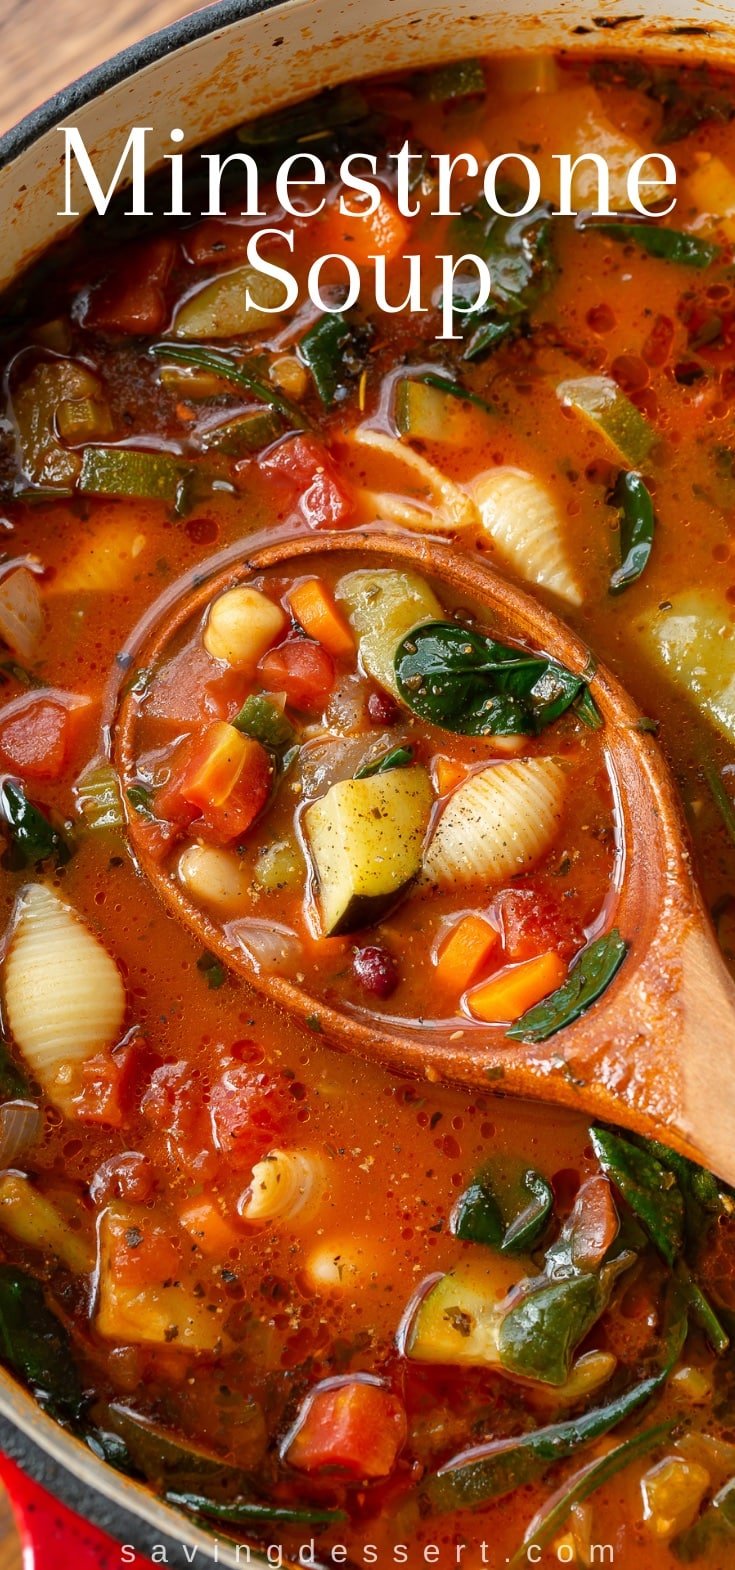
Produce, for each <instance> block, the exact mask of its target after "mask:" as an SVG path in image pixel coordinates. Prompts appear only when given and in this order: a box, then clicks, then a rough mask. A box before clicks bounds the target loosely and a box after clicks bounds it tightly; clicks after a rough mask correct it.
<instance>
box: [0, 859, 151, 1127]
mask: <svg viewBox="0 0 735 1570" xmlns="http://www.w3.org/2000/svg"><path fill="white" fill-rule="evenodd" d="M4 981H5V1008H6V1014H7V1020H8V1024H9V1026H10V1030H11V1032H12V1035H13V1037H14V1039H15V1041H16V1042H17V1044H18V1047H19V1048H20V1051H21V1052H22V1054H23V1057H24V1058H25V1060H26V1062H27V1064H28V1067H29V1068H30V1070H31V1072H32V1073H33V1074H34V1076H35V1078H36V1079H37V1080H38V1081H39V1082H40V1084H41V1085H42V1086H43V1088H44V1090H45V1091H46V1093H47V1095H48V1097H49V1099H50V1100H51V1101H53V1102H54V1103H55V1105H57V1106H59V1107H61V1108H62V1109H63V1110H65V1111H66V1110H68V1109H69V1102H70V1097H71V1094H72V1089H73V1086H72V1077H73V1076H72V1073H71V1070H72V1069H73V1067H74V1065H75V1064H77V1063H81V1062H83V1061H84V1059H85V1058H88V1057H91V1056H92V1055H93V1054H94V1053H96V1052H103V1051H104V1050H105V1049H106V1048H108V1047H111V1046H113V1045H114V1043H115V1042H116V1041H117V1040H118V1038H119V1035H120V1030H121V1027H122V1023H123V1018H124V1015H125V989H124V987H123V982H122V977H121V975H120V972H119V970H118V968H117V965H116V964H115V962H114V960H112V959H111V958H110V955H109V954H108V952H107V950H106V948H104V947H103V945H102V944H101V943H100V941H99V939H98V938H96V937H95V936H94V935H93V933H91V932H90V930H89V928H88V927H87V926H86V925H85V923H84V922H83V921H82V920H81V918H80V917H79V916H78V915H77V914H76V912H75V911H74V910H72V908H71V906H69V905H65V904H64V902H63V900H60V899H59V897H58V895H56V894H54V893H53V892H52V891H51V889H49V888H46V886H45V885H44V884H42V883H29V884H28V885H27V886H26V888H24V889H23V890H22V891H21V893H20V894H19V896H18V902H17V905H16V908H15V918H14V924H13V929H12V934H11V939H10V946H9V949H8V955H7V959H6V961H5V978H4Z"/></svg>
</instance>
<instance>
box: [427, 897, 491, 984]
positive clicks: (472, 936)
mask: <svg viewBox="0 0 735 1570" xmlns="http://www.w3.org/2000/svg"><path fill="white" fill-rule="evenodd" d="M499 944H500V934H499V932H496V930H495V928H494V927H491V926H490V923H489V921H485V920H484V918H483V917H482V916H463V917H462V920H461V921H459V922H457V925H456V926H455V927H453V928H452V930H451V932H450V934H449V937H448V938H447V941H446V943H445V944H444V946H443V948H442V951H441V953H440V955H439V960H438V963H437V967H436V975H437V980H438V981H439V982H440V983H441V985H442V986H446V987H448V988H450V989H451V991H452V992H453V993H454V994H455V996H457V997H461V995H462V993H463V992H464V991H465V988H466V987H469V986H470V983H471V982H473V981H474V980H475V977H476V976H477V975H479V973H480V971H481V970H482V969H483V968H484V967H485V965H486V964H487V962H488V960H489V959H490V957H491V955H492V954H493V952H494V950H495V949H496V948H498V946H499Z"/></svg>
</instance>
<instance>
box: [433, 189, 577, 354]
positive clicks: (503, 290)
mask: <svg viewBox="0 0 735 1570" xmlns="http://www.w3.org/2000/svg"><path fill="white" fill-rule="evenodd" d="M499 197H500V203H501V205H502V206H503V207H505V209H506V212H510V216H509V217H502V216H500V215H499V214H497V213H493V212H489V211H488V209H487V208H484V209H480V208H477V207H474V208H468V209H467V210H466V211H465V212H464V213H462V214H460V216H459V218H457V219H455V221H454V223H453V225H452V243H453V245H454V247H455V251H456V254H457V256H459V255H460V254H462V253H463V252H469V253H470V254H472V255H477V256H480V257H482V259H483V261H485V262H487V264H488V266H489V268H490V272H491V275H492V280H493V284H492V294H491V299H490V300H489V302H488V304H487V305H486V306H484V307H483V309H482V310H481V311H479V312H477V311H474V310H473V306H474V304H475V301H476V300H477V298H478V294H479V281H478V280H477V279H476V278H474V277H472V278H470V277H469V276H467V277H466V278H463V277H462V275H461V274H460V275H458V276H457V279H456V281H455V292H454V300H453V303H454V307H455V311H456V312H457V316H458V319H459V321H460V324H461V326H462V327H463V329H464V331H465V332H466V333H468V335H469V336H468V342H467V346H466V348H465V351H464V358H465V359H467V360H475V359H479V358H480V356H481V355H482V354H485V353H487V352H489V351H490V350H492V349H495V348H497V347H498V344H499V343H501V342H502V341H503V339H504V338H505V337H508V336H509V335H510V333H511V332H512V331H514V330H516V331H517V330H518V329H520V328H521V327H523V325H524V323H525V318H526V317H527V314H528V312H529V311H530V310H531V309H532V307H533V306H534V305H535V304H536V301H537V300H538V299H539V297H540V295H541V294H542V293H543V291H544V290H545V289H547V288H548V287H549V285H550V283H551V277H552V271H553V263H552V256H551V248H550V242H551V212H552V209H551V206H550V205H549V204H548V203H546V202H542V203H539V204H538V206H537V207H534V208H532V210H531V211H530V212H528V213H521V212H518V211H513V207H514V205H516V206H517V207H521V206H522V205H523V201H522V197H520V195H519V193H518V192H516V191H515V190H514V189H513V188H512V187H507V186H506V187H504V188H503V189H502V190H501V191H500V192H499Z"/></svg>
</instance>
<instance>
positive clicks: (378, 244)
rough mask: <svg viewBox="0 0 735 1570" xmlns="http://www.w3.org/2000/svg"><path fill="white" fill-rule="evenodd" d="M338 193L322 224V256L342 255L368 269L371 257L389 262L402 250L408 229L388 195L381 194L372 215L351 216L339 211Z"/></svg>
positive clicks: (407, 235)
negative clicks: (324, 254)
mask: <svg viewBox="0 0 735 1570" xmlns="http://www.w3.org/2000/svg"><path fill="white" fill-rule="evenodd" d="M341 194H342V193H341V192H338V193H337V197H336V199H335V201H334V202H333V203H332V205H331V207H330V208H329V210H328V211H327V212H326V214H325V217H324V219H323V222H322V225H321V232H320V244H321V245H322V248H323V250H324V252H325V253H326V252H335V253H336V254H337V255H341V254H344V255H346V256H349V257H350V258H351V260H352V261H353V262H356V263H357V266H358V267H367V265H368V263H369V261H370V258H371V256H384V257H385V258H386V259H387V261H392V260H393V258H394V257H395V256H398V255H400V253H401V252H402V251H404V250H405V247H406V244H407V241H408V237H409V234H410V228H409V225H408V223H407V222H406V219H405V218H404V217H403V216H402V215H401V213H399V211H398V208H397V207H396V204H395V202H394V201H393V199H392V197H390V196H388V194H387V192H385V191H384V192H383V193H382V194H381V197H380V201H379V203H378V206H377V207H376V209H375V212H374V213H367V212H366V213H364V214H356V215H355V216H352V217H351V216H350V215H349V214H348V213H341V212H340V210H339V198H340V195H341ZM352 202H353V203H354V196H353V198H352Z"/></svg>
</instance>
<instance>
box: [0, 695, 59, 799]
mask: <svg viewBox="0 0 735 1570" xmlns="http://www.w3.org/2000/svg"><path fill="white" fill-rule="evenodd" d="M68 756H69V710H68V709H67V708H64V707H63V705H62V704H60V703H53V702H52V701H50V700H49V699H47V698H37V699H34V700H33V701H32V702H31V703H28V704H26V706H25V707H24V708H23V709H22V710H21V711H20V712H19V713H16V714H14V715H13V717H12V718H11V719H9V720H5V721H4V722H3V721H2V720H0V757H1V758H2V762H3V763H4V764H5V766H6V768H10V769H17V771H18V773H19V774H22V775H23V778H24V779H27V780H58V779H60V778H61V775H62V774H63V773H64V769H65V767H66V764H67V761H68Z"/></svg>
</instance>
